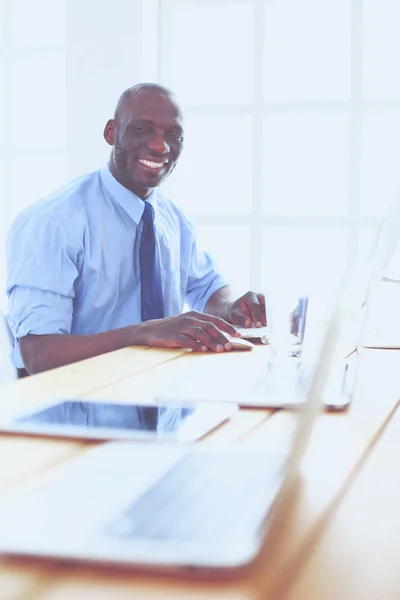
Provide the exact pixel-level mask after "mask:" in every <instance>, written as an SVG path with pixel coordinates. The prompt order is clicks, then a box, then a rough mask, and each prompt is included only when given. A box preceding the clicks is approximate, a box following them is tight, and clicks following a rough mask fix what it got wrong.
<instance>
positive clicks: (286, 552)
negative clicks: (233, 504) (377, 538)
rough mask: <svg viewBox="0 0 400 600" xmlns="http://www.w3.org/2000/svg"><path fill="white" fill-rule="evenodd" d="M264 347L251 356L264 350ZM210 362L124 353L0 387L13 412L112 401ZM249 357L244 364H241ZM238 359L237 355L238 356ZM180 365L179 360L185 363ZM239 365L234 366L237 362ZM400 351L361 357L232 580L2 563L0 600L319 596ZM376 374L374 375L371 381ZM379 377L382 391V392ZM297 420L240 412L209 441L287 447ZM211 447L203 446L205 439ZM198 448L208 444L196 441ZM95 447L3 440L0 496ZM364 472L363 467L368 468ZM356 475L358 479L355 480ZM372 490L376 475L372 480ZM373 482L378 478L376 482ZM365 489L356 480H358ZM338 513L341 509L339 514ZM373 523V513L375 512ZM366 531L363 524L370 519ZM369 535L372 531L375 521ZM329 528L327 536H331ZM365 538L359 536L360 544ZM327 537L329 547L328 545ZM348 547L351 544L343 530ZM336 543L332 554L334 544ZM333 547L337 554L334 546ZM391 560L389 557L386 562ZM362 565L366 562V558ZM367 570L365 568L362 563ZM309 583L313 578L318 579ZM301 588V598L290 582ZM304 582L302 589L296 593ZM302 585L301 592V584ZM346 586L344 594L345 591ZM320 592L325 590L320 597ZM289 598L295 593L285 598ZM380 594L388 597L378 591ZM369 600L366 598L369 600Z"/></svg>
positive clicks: (391, 400) (394, 385)
mask: <svg viewBox="0 0 400 600" xmlns="http://www.w3.org/2000/svg"><path fill="white" fill-rule="evenodd" d="M262 351H264V349H263V348H259V349H256V350H254V351H253V352H262ZM231 356H232V358H230V355H229V354H226V355H215V356H214V357H213V358H212V360H215V361H217V360H223V361H229V360H233V355H231ZM205 358H207V360H210V357H209V356H207V357H204V356H201V355H188V354H186V353H185V352H180V351H163V350H151V349H149V348H127V349H124V350H120V351H118V352H114V353H112V354H109V355H104V356H101V357H98V358H95V359H90V360H88V361H83V362H82V363H77V364H75V365H71V366H69V367H64V368H61V369H56V370H54V371H52V372H48V373H44V374H41V375H37V376H35V377H31V378H27V379H24V380H20V381H17V382H13V383H12V384H9V385H7V386H5V387H3V388H2V389H1V392H2V393H1V402H2V404H3V406H4V407H7V410H9V411H10V412H13V411H14V410H16V409H17V408H20V407H21V406H30V405H32V403H33V402H37V401H38V400H47V399H49V398H51V397H52V396H56V395H64V396H65V395H80V396H85V397H103V398H104V397H113V398H115V399H118V400H120V401H123V400H126V401H128V400H129V399H132V398H135V397H146V394H147V396H148V395H149V389H148V382H149V377H148V373H149V372H151V376H152V378H156V377H157V369H160V368H163V367H162V365H163V364H164V363H166V362H167V361H171V360H179V361H188V360H191V361H193V360H197V361H200V360H204V359H205ZM246 360H248V359H246ZM235 361H236V362H237V359H236V358H235ZM182 364H183V363H182ZM235 364H236V363H235ZM399 371H400V353H397V352H390V351H379V350H376V351H366V352H365V355H364V358H363V361H362V365H361V373H360V381H361V382H362V383H361V385H360V389H359V393H358V395H357V397H356V399H355V401H354V404H353V405H352V407H351V409H350V410H349V411H348V412H347V413H345V414H337V415H334V414H327V413H325V414H322V415H321V416H320V417H319V419H318V422H317V424H316V427H315V429H314V432H313V436H312V440H311V444H310V448H309V451H308V453H307V456H306V457H305V461H304V465H303V469H302V477H301V484H300V486H299V489H298V493H297V494H296V496H295V497H294V498H293V502H292V503H291V506H290V507H288V510H287V514H286V515H285V519H284V521H283V522H282V524H281V529H280V531H279V535H278V536H277V537H276V538H275V539H270V540H269V542H268V543H267V544H266V548H265V550H264V551H263V553H262V554H261V556H260V558H259V560H258V562H257V563H256V565H255V566H254V567H253V568H252V569H251V570H250V571H249V572H248V573H247V574H246V575H243V576H241V577H240V578H238V579H236V580H234V581H225V582H223V581H219V582H215V581H214V582H213V581H200V580H198V579H197V580H190V579H186V580H183V579H178V578H174V577H161V576H156V575H153V574H152V575H144V574H139V573H134V572H132V571H129V570H123V571H121V570H119V571H118V570H115V569H111V568H110V569H104V568H95V567H89V566H86V565H78V566H77V565H71V564H62V563H57V562H53V563H51V562H48V561H38V560H21V559H6V558H3V559H0V598H1V599H2V600H3V599H10V598H13V599H16V600H25V599H29V600H39V599H40V600H64V599H80V598H85V600H92V599H96V600H97V599H105V600H107V599H110V600H111V599H113V600H116V599H125V598H126V599H128V598H129V599H130V600H132V599H138V600H139V599H140V600H143V599H144V598H146V599H147V598H149V599H151V600H158V599H160V600H161V599H162V600H169V599H171V600H172V599H173V600H181V599H185V600H186V599H188V600H191V599H193V600H199V599H200V598H207V599H211V600H213V599H217V598H218V599H221V600H222V599H224V600H227V599H229V600H239V599H240V600H244V599H246V600H247V599H248V600H250V599H251V600H253V599H260V600H261V599H265V598H273V599H278V598H289V597H290V599H291V600H294V598H296V599H297V598H304V599H306V598H307V600H309V599H310V600H311V599H312V598H321V597H324V598H325V597H327V598H328V596H325V589H324V588H318V586H317V582H318V575H319V573H323V572H324V569H328V570H329V568H330V564H331V563H329V564H328V563H327V561H330V560H331V559H332V552H333V553H335V552H337V553H339V552H340V547H341V546H342V544H340V541H341V539H342V538H341V537H340V531H341V529H340V528H339V530H337V529H336V530H335V531H336V532H337V531H339V536H338V539H337V537H335V536H336V534H333V537H330V538H329V539H330V540H331V542H330V543H331V545H330V550H331V553H330V554H329V552H328V554H326V553H323V552H322V553H321V554H318V556H320V558H319V562H317V566H316V567H315V568H314V566H313V565H315V563H314V562H313V560H314V554H313V553H314V552H315V549H316V548H317V547H319V546H318V544H319V543H323V542H324V540H326V539H327V534H326V531H327V530H328V529H329V528H330V527H335V522H336V521H335V520H334V516H335V511H334V509H337V508H339V511H340V510H341V509H342V507H343V510H345V506H346V502H348V501H349V500H348V499H349V498H350V495H349V489H350V487H351V486H350V484H354V489H356V486H357V485H358V482H362V477H364V476H366V475H365V473H367V468H366V466H365V465H367V464H368V462H367V459H368V456H369V454H370V452H371V450H372V449H373V448H374V446H375V445H376V443H377V441H378V440H379V439H380V437H381V435H382V431H383V429H384V427H385V425H386V423H387V422H388V421H389V420H390V419H391V418H392V416H393V414H394V413H395V410H396V408H397V405H398V398H399V387H400V384H399V382H398V376H397V374H398V373H399ZM377 373H379V377H377ZM382 381H385V386H384V387H383V386H382ZM294 419H295V415H294V414H292V413H290V412H288V411H280V412H275V413H274V412H272V411H266V410H241V411H239V412H238V414H237V415H236V416H235V418H234V419H233V420H232V421H231V422H229V423H228V424H226V425H224V426H222V427H220V428H219V429H218V430H217V431H216V432H214V433H213V434H211V435H210V436H209V438H207V439H208V440H210V441H212V442H213V443H220V444H224V443H226V442H227V441H233V440H235V441H236V442H237V443H239V444H244V445H258V446H260V447H271V448H272V447H273V448H276V447H282V446H285V444H287V443H288V439H289V436H290V433H291V431H292V429H293V426H294ZM206 441H207V440H206ZM202 443H204V442H202ZM93 444H94V443H85V442H77V441H60V440H44V439H38V438H36V439H33V438H28V437H25V438H24V437H17V436H5V435H4V436H0V465H1V468H0V493H2V491H4V490H5V489H6V488H9V487H10V486H14V485H17V484H18V482H21V481H24V480H27V479H28V478H34V477H35V476H37V475H38V473H40V472H43V471H46V470H49V469H56V468H57V466H58V465H60V464H62V463H64V462H66V461H68V460H70V459H71V458H72V457H74V456H76V455H78V454H80V453H83V452H85V451H87V449H88V448H90V447H92V446H93ZM368 472H369V471H368ZM360 474H361V476H360ZM369 477H370V479H369V480H368V481H369V485H374V481H375V480H374V477H375V475H374V472H372V475H370V476H369ZM377 481H379V477H377ZM360 485H362V483H360ZM338 514H339V513H338ZM374 518H375V519H376V521H377V519H378V515H374ZM383 519H384V520H383V523H382V522H381V523H379V526H380V527H381V528H382V527H384V528H385V526H386V529H387V530H388V533H389V532H390V527H391V525H392V524H391V521H390V520H389V521H388V520H387V519H386V518H385V517H383ZM365 526H366V528H367V529H366V531H368V527H369V526H370V525H369V523H368V522H367V523H366V525H365ZM372 529H374V530H375V531H376V530H378V527H377V522H375V523H374V525H373V527H372ZM329 531H331V530H329ZM365 537H366V536H364V539H365ZM332 540H333V545H332ZM348 542H349V544H350V545H351V544H356V545H357V543H358V540H355V539H353V536H352V530H351V529H350V530H349V535H348ZM335 544H337V548H336V545H335ZM332 548H333V550H332ZM392 559H393V560H395V558H394V556H393V557H392ZM367 562H368V561H367ZM340 564H343V561H341V563H340ZM304 565H306V566H307V569H306V571H305V572H306V573H308V574H309V578H311V584H315V587H314V588H312V589H315V590H316V592H315V595H314V596H312V595H308V589H307V586H308V585H311V584H310V582H309V581H308V580H306V583H304V579H301V580H300V579H299V573H300V571H301V569H302V568H303V567H304ZM352 565H353V568H354V569H355V568H356V567H357V569H358V572H359V573H360V574H361V576H363V574H364V567H363V564H362V562H361V563H360V564H357V563H356V561H355V560H353V563H352ZM366 568H369V564H366ZM314 579H315V581H314ZM292 584H293V585H295V586H300V587H299V588H298V589H301V593H302V595H297V593H296V592H293V591H292V589H296V588H291V586H292ZM301 586H303V587H301ZM304 586H306V587H304ZM340 589H341V592H340V593H339V594H338V595H337V596H334V595H331V596H329V598H334V597H335V598H339V597H340V598H345V597H349V598H350V597H352V598H357V600H358V598H359V597H360V598H364V597H365V598H367V596H363V595H359V596H358V595H357V594H354V595H353V596H351V594H350V595H348V596H346V582H345V581H343V582H342V588H340ZM349 589H350V588H349ZM322 592H323V593H322ZM290 594H294V595H290ZM382 597H385V598H389V597H388V596H385V595H383V596H382ZM371 598H372V596H371Z"/></svg>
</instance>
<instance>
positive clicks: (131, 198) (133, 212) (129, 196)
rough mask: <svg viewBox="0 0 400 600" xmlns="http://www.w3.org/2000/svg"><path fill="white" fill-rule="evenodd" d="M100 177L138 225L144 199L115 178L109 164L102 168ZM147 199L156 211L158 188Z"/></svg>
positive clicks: (111, 194)
mask: <svg viewBox="0 0 400 600" xmlns="http://www.w3.org/2000/svg"><path fill="white" fill-rule="evenodd" d="M100 179H101V181H102V183H103V185H104V187H105V188H106V190H107V192H108V193H109V195H110V196H111V198H112V199H113V200H114V201H115V202H117V203H118V204H119V205H120V206H121V207H122V208H123V209H124V211H125V212H126V213H127V214H128V215H129V216H130V218H131V219H132V221H134V222H135V223H136V225H139V223H140V219H141V218H142V214H143V211H144V202H143V200H142V199H141V198H139V196H136V194H134V193H133V192H131V191H130V190H128V188H126V187H124V186H123V185H122V184H121V183H119V181H117V180H116V179H115V177H114V175H113V174H112V173H111V171H110V166H109V165H106V166H105V167H103V168H102V169H100ZM146 201H148V202H150V204H152V206H153V208H154V211H156V204H157V190H156V189H154V190H153V191H152V192H151V194H150V196H148V197H147V198H146Z"/></svg>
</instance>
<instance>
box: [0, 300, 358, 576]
mask: <svg viewBox="0 0 400 600" xmlns="http://www.w3.org/2000/svg"><path fill="white" fill-rule="evenodd" d="M347 305H348V298H347V297H346V293H344V292H343V291H342V293H341V294H340V297H339V300H338V301H337V302H336V303H335V306H334V308H333V310H332V314H331V318H330V320H329V325H328V327H327V329H326V331H325V333H324V335H323V339H321V340H320V342H321V344H320V351H319V354H318V358H317V361H316V367H315V369H314V371H313V374H312V377H311V382H310V385H309V386H308V388H307V392H306V402H305V403H304V405H303V407H302V409H301V410H299V411H298V412H297V418H298V423H297V428H296V431H295V433H294V436H293V438H292V441H291V443H290V444H289V445H290V447H289V448H288V450H287V452H286V453H281V454H280V453H278V454H275V453H272V452H268V451H266V450H265V451H262V450H255V449H250V448H243V447H240V446H233V447H230V448H226V449H222V448H221V447H220V446H219V447H218V448H215V447H214V448H213V447H212V446H211V445H210V444H204V443H203V444H192V445H187V446H182V445H180V446H177V445H176V446H175V445H170V446H165V445H163V446H161V445H154V444H145V443H132V442H110V443H107V444H104V445H103V446H101V447H98V448H96V449H94V450H89V451H87V453H86V454H85V455H84V456H81V457H79V458H77V459H75V460H73V461H71V462H70V463H68V464H67V465H66V466H65V467H60V468H58V469H57V470H55V471H54V472H51V473H47V474H44V475H42V476H40V477H37V478H36V480H35V481H34V482H31V483H26V484H23V485H20V486H19V487H18V488H16V489H14V490H11V491H9V492H8V493H5V494H2V495H1V497H0V531H1V535H0V552H2V553H5V554H11V555H33V556H40V557H52V558H57V559H63V558H64V559H73V560H78V561H91V562H99V563H114V564H119V565H130V566H135V567H137V568H152V569H165V568H168V569H178V570H182V569H183V570H190V569H203V570H207V571H208V570H209V571H211V572H213V573H220V572H221V571H224V570H227V572H228V573H230V572H231V571H232V570H234V569H236V568H240V567H244V566H245V565H248V564H250V563H251V562H252V561H253V559H254V558H255V557H256V556H257V554H258V553H259V551H260V548H261V546H262V544H263V542H264V540H265V537H266V535H267V532H268V531H270V530H271V528H273V527H274V524H276V523H277V522H278V521H277V519H279V518H281V515H280V509H281V510H282V507H283V506H285V505H286V498H287V495H289V496H290V494H291V491H292V484H293V482H294V481H295V479H296V475H297V473H298V467H299V463H300V460H301V458H302V456H303V454H304V451H305V449H306V447H307V444H308V441H309V438H310V435H311V431H312V427H313V424H314V421H315V419H316V417H317V415H318V414H319V411H320V399H321V397H322V393H323V390H324V387H325V384H326V381H327V378H328V375H329V371H330V367H331V364H332V360H333V357H334V354H335V350H336V347H337V341H338V338H339V334H340V328H341V325H342V323H343V322H344V316H345V311H346V307H347ZM279 515H280V516H279Z"/></svg>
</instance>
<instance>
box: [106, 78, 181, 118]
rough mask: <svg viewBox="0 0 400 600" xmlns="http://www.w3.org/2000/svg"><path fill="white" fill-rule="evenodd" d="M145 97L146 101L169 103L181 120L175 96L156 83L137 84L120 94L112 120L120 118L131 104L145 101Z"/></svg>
mask: <svg viewBox="0 0 400 600" xmlns="http://www.w3.org/2000/svg"><path fill="white" fill-rule="evenodd" d="M146 97H147V98H148V99H149V98H152V97H153V98H154V97H156V98H158V99H161V100H164V101H165V102H169V103H170V104H171V105H173V106H175V108H176V110H177V112H178V113H179V114H180V116H181V118H182V111H181V108H180V106H179V104H178V101H177V98H176V95H175V94H174V92H172V91H171V90H170V89H169V88H167V87H165V86H162V85H159V84H158V83H137V84H136V85H133V86H132V87H130V88H128V89H126V90H125V91H124V92H122V94H121V96H120V97H119V100H118V102H117V106H116V107H115V113H114V119H119V118H121V117H122V116H123V114H124V111H125V110H126V107H129V106H130V105H131V104H132V103H136V101H140V100H141V99H143V101H146Z"/></svg>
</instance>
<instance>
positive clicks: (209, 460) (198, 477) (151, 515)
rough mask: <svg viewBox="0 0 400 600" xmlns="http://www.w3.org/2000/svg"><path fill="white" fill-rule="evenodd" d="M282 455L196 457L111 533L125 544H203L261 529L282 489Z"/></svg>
mask: <svg viewBox="0 0 400 600" xmlns="http://www.w3.org/2000/svg"><path fill="white" fill-rule="evenodd" d="M283 460H284V458H283V456H282V455H271V454H264V455H263V454H262V453H255V452H254V453H252V452H243V453H236V452H235V453H232V454H230V453H223V452H222V453H192V454H188V455H186V456H185V457H183V458H182V459H181V460H180V461H179V462H178V463H177V464H176V465H175V466H174V467H173V468H172V469H171V470H170V471H168V472H167V473H166V475H164V476H163V477H162V478H161V479H160V480H159V481H158V482H157V483H156V484H155V485H154V486H153V487H152V488H150V489H149V490H148V491H147V492H146V493H144V494H143V495H142V496H141V497H140V498H139V499H138V500H137V501H135V502H134V503H133V504H132V505H131V506H129V507H128V508H127V509H126V510H125V511H124V512H123V513H122V514H121V515H119V517H118V518H117V520H116V521H114V522H113V523H111V525H110V526H109V527H108V528H107V533H108V534H109V535H110V534H111V535H112V536H113V537H119V538H128V539H129V538H148V539H157V540H167V539H168V540H170V539H175V540H186V541H187V540H191V539H193V540H194V539H199V538H201V539H203V538H208V537H211V536H215V535H224V534H226V533H228V532H229V533H230V534H232V533H235V532H237V531H238V530H241V531H242V530H243V529H245V530H246V531H249V530H250V529H253V528H255V527H258V526H259V525H260V521H261V519H262V517H263V516H264V515H265V514H266V512H267V510H268V508H269V506H270V504H271V502H272V501H273V499H274V497H275V494H276V491H277V489H278V486H279V484H280V477H279V473H280V471H281V467H282V464H283Z"/></svg>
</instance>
